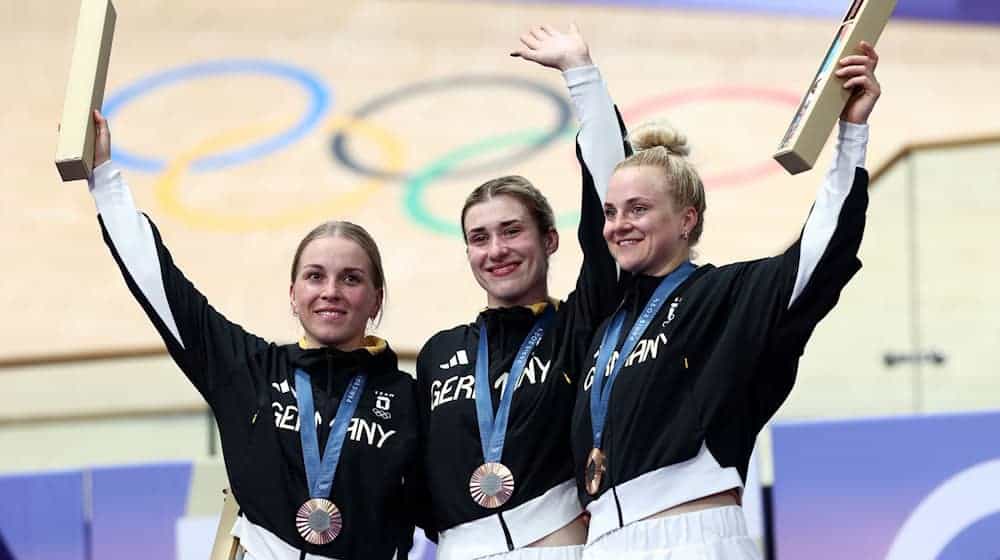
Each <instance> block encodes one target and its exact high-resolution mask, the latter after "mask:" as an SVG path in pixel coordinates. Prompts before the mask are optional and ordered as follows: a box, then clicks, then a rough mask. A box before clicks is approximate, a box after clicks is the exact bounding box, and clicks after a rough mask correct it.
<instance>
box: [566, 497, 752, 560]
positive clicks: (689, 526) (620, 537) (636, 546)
mask: <svg viewBox="0 0 1000 560" xmlns="http://www.w3.org/2000/svg"><path fill="white" fill-rule="evenodd" d="M760 558H761V555H760V551H759V550H758V549H757V544H756V543H755V542H754V540H753V539H751V538H750V536H749V534H748V533H747V526H746V519H745V518H744V516H743V510H742V509H740V508H739V507H738V506H726V507H717V508H711V509H706V510H702V511H696V512H692V513H685V514H681V515H673V516H669V517H658V518H655V519H647V520H643V521H636V522H635V523H631V524H629V525H626V526H625V527H622V528H621V529H617V530H615V531H612V532H610V533H608V534H606V535H604V536H602V537H600V538H598V539H597V540H596V541H594V542H592V543H590V544H588V545H587V546H586V548H584V550H583V560H606V559H607V560H760Z"/></svg>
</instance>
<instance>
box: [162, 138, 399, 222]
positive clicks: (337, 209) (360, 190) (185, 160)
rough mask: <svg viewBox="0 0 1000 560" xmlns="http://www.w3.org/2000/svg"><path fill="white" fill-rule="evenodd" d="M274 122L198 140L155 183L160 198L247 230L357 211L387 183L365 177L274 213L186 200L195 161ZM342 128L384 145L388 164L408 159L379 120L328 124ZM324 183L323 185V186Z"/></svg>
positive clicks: (190, 216)
mask: <svg viewBox="0 0 1000 560" xmlns="http://www.w3.org/2000/svg"><path fill="white" fill-rule="evenodd" d="M272 128H276V127H266V126H263V125H257V126H254V127H249V128H245V129H239V130H233V131H230V132H228V133H224V134H221V135H218V136H215V137H213V138H210V139H209V140H207V141H205V142H202V143H201V144H199V145H197V146H195V148H194V149H192V150H191V151H190V152H188V153H186V154H183V155H181V156H180V157H178V158H177V159H175V160H174V161H173V162H171V163H170V166H169V167H168V168H167V171H166V172H165V173H164V174H163V176H161V177H160V179H159V180H158V181H157V182H156V186H155V187H154V190H155V194H156V199H157V201H158V202H159V203H160V204H161V205H163V208H164V209H165V210H166V211H167V212H168V213H169V214H171V215H172V216H174V217H176V218H178V219H180V220H181V221H183V222H185V223H186V224H188V225H189V226H191V227H196V228H202V229H208V230H215V231H227V232H245V231H254V230H261V229H275V228H282V227H288V226H293V225H298V224H300V223H303V222H310V221H313V222H318V221H325V220H329V219H331V217H332V216H338V215H344V214H348V213H350V212H353V211H355V210H357V209H358V207H360V206H361V205H362V204H364V203H365V202H366V201H367V200H368V199H369V198H371V196H372V195H374V194H375V193H376V192H378V190H379V189H380V188H381V187H382V186H383V182H382V181H381V180H379V179H377V178H371V179H368V180H365V181H363V182H361V183H360V184H359V185H357V186H355V187H353V188H352V189H351V190H349V191H347V192H343V193H340V194H336V195H334V196H331V197H328V198H327V199H325V200H322V201H319V202H311V201H310V202H308V203H306V204H302V203H300V204H297V205H294V206H293V207H291V208H290V209H288V210H284V211H279V212H275V213H273V214H267V215H259V216H248V215H237V214H228V213H225V212H220V211H217V210H209V209H198V208H192V207H190V206H188V205H186V204H185V203H184V202H183V201H182V200H181V197H180V195H179V193H178V183H179V182H180V179H181V177H183V175H184V172H185V171H186V170H187V169H188V168H189V166H190V165H191V163H192V162H194V161H196V160H197V159H198V158H200V157H204V156H205V155H206V154H210V153H214V152H216V151H218V150H224V149H228V148H230V147H231V146H233V145H236V144H239V143H240V142H244V141H246V140H247V139H248V138H254V137H256V136H263V135H264V134H267V133H268V132H270V131H271V129H272ZM341 130H345V131H350V132H351V133H352V134H359V135H362V136H364V137H366V138H367V139H368V140H370V141H371V142H372V143H374V144H375V145H377V146H378V147H379V150H380V151H381V152H382V157H383V160H384V161H383V165H385V166H386V168H387V169H394V170H398V169H402V168H403V164H404V158H403V146H402V145H401V144H400V143H399V141H398V140H397V139H396V138H395V137H394V136H393V135H391V134H389V133H388V132H386V131H385V130H382V129H380V128H378V127H376V126H375V125H373V124H371V123H368V122H364V121H357V120H352V119H348V118H338V119H334V120H333V121H332V122H331V123H330V125H329V127H328V128H327V132H328V133H337V132H339V131H341ZM320 188H321V187H320Z"/></svg>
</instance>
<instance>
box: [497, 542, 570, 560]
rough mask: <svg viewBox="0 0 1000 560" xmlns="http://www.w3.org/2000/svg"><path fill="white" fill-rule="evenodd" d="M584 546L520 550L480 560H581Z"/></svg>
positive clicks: (538, 547) (540, 547) (542, 547)
mask: <svg viewBox="0 0 1000 560" xmlns="http://www.w3.org/2000/svg"><path fill="white" fill-rule="evenodd" d="M581 558H583V545H582V544H581V545H578V546H536V547H529V548H519V549H517V550H512V551H510V552H504V553H501V554H491V555H489V556H483V557H482V558H480V559H479V560H580V559H581Z"/></svg>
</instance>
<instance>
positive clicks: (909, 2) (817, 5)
mask: <svg viewBox="0 0 1000 560" xmlns="http://www.w3.org/2000/svg"><path fill="white" fill-rule="evenodd" d="M520 1H523V2H533V3H546V4H550V3H553V1H554V2H555V3H569V4H597V5H608V6H647V7H650V6H651V7H661V8H690V9H710V10H725V11H740V12H743V11H749V12H767V13H776V14H781V15H797V16H819V17H832V18H840V17H843V15H844V13H846V11H847V6H848V1H847V0H836V1H830V0H822V1H820V0H520ZM894 17H901V18H913V19H930V20H946V21H960V22H967V23H989V24H995V23H1000V2H997V1H996V0H899V2H898V4H896V11H895V15H894Z"/></svg>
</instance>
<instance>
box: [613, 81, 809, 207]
mask: <svg viewBox="0 0 1000 560" xmlns="http://www.w3.org/2000/svg"><path fill="white" fill-rule="evenodd" d="M733 100H745V101H762V102H766V103H768V104H775V105H783V106H784V105H787V106H789V107H791V108H793V109H794V108H796V107H798V106H799V103H800V102H801V101H802V100H801V98H800V97H799V95H798V94H794V93H791V92H788V91H785V90H780V89H768V88H757V87H739V86H718V87H706V88H692V89H685V90H680V91H676V92H672V93H668V94H664V95H659V96H656V97H651V98H648V99H644V100H642V101H639V102H637V103H634V104H633V105H631V106H629V107H628V108H627V109H625V110H624V111H622V118H623V119H625V122H626V123H633V122H635V121H637V120H639V119H640V118H642V117H643V116H645V115H647V114H649V113H652V112H653V111H657V110H660V109H666V108H674V107H678V106H680V105H685V104H688V103H696V102H701V101H733ZM780 170H781V166H780V165H778V163H777V162H776V161H774V160H773V159H771V158H770V157H768V159H767V161H763V162H760V163H755V164H752V165H749V166H745V167H742V168H738V169H734V170H732V171H726V172H721V173H716V174H714V175H709V176H705V177H704V178H703V179H702V180H703V181H704V183H705V190H715V189H719V188H724V187H732V186H735V185H739V184H741V183H749V182H751V181H756V180H757V179H761V178H763V177H766V176H768V175H771V174H772V173H777V172H778V171H780Z"/></svg>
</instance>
